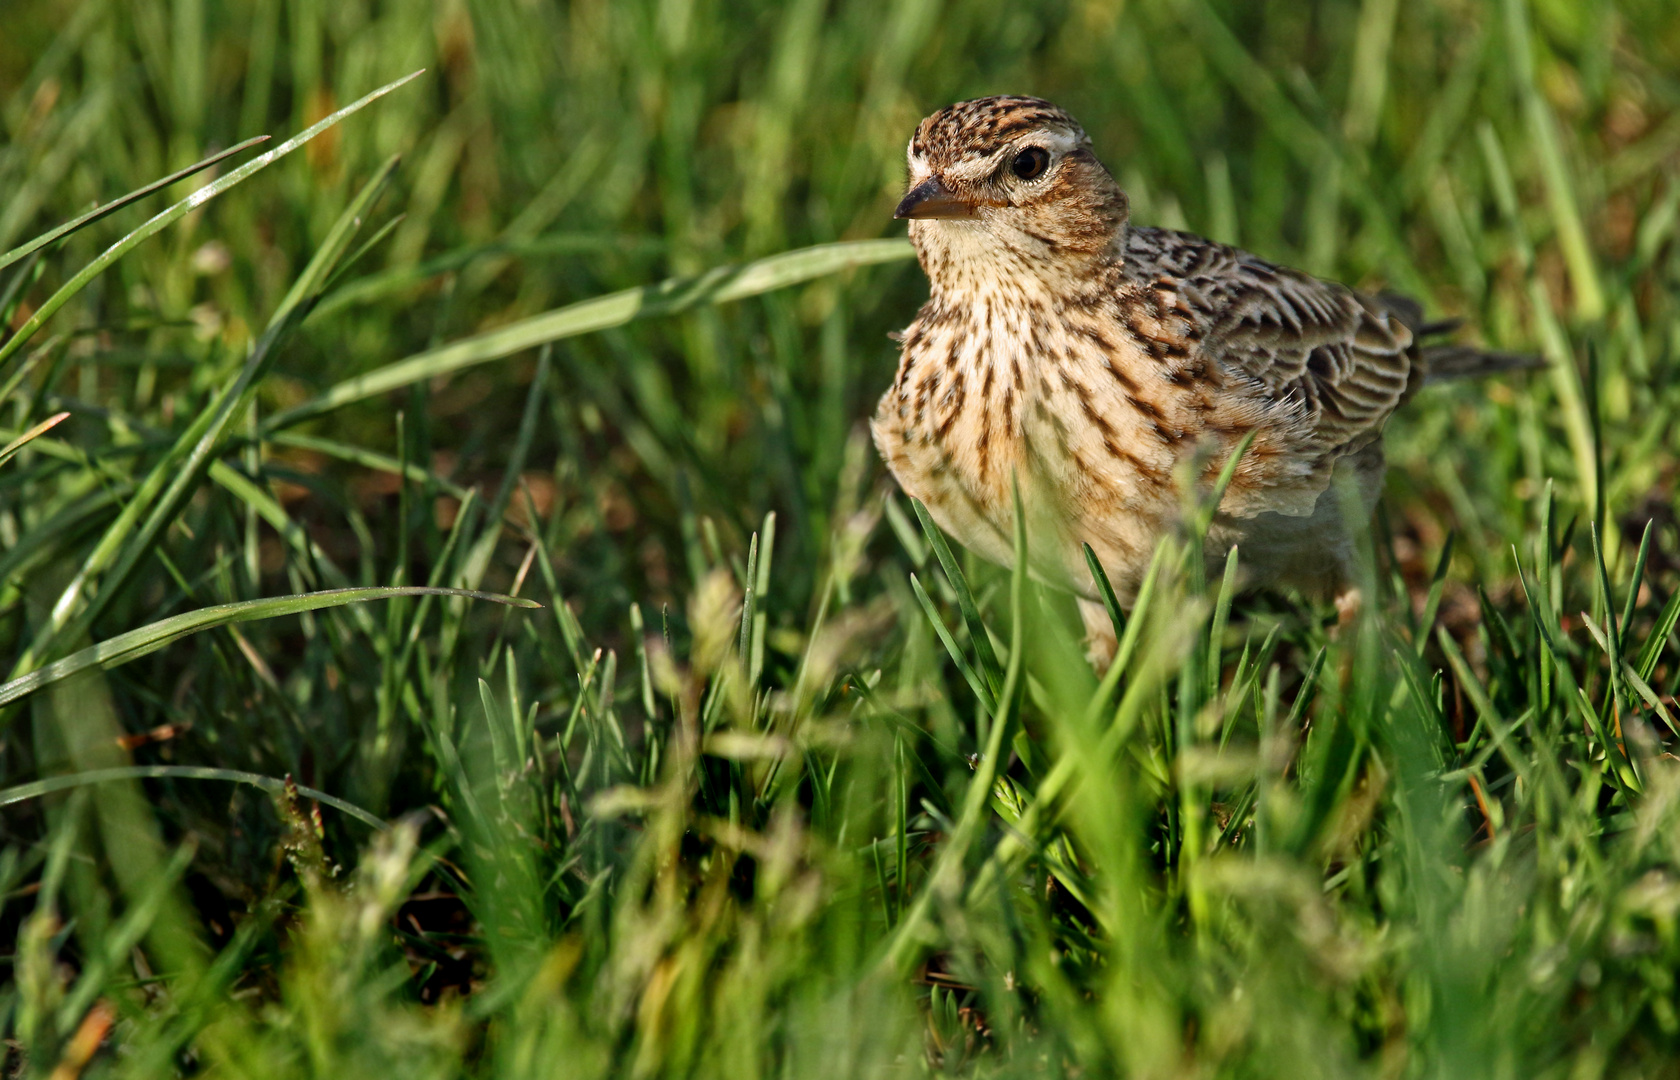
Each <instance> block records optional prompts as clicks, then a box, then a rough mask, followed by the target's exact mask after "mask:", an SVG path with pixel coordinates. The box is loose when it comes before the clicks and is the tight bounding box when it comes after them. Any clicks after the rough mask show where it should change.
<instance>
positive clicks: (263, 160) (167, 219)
mask: <svg viewBox="0 0 1680 1080" xmlns="http://www.w3.org/2000/svg"><path fill="white" fill-rule="evenodd" d="M420 74H421V73H420V72H419V71H416V72H414V73H413V74H412V75H405V76H403V77H402V78H400V79H398V80H396V81H395V82H391V83H386V84H385V85H384V86H381V87H380V88H379V89H377V90H375V91H373V92H372V93H370V94H367V95H364V96H363V97H361V98H358V99H357V100H356V101H353V102H351V103H350V104H349V105H346V106H345V107H344V108H342V109H340V110H338V111H337V112H335V113H333V114H332V115H331V116H328V117H326V118H325V119H323V120H321V121H320V122H319V123H315V124H311V125H310V126H309V127H308V128H305V129H304V130H303V131H302V132H300V133H298V134H297V135H294V136H292V137H291V138H290V139H287V140H286V141H285V142H283V143H281V144H280V145H279V146H276V147H275V148H274V149H272V150H268V151H265V152H264V153H262V154H259V155H257V156H256V157H254V158H252V159H251V160H250V161H247V162H246V163H245V164H243V165H241V166H240V167H239V168H237V169H235V170H233V171H232V172H230V173H228V174H227V175H226V176H224V177H222V178H221V179H219V180H215V181H213V182H211V183H209V184H206V185H205V186H204V187H201V188H199V189H198V190H197V191H195V192H193V193H192V194H191V195H188V196H187V197H186V198H185V199H182V200H181V201H180V202H178V203H176V204H175V205H174V206H171V207H169V208H168V209H167V210H164V211H163V212H161V213H159V214H157V215H156V216H155V217H153V218H152V219H151V220H149V221H147V222H146V223H145V224H144V225H141V226H140V227H139V228H138V229H135V230H134V231H133V232H131V233H129V234H128V235H127V236H125V237H123V238H122V239H121V240H118V241H117V242H116V243H114V244H112V245H111V246H110V247H108V248H106V249H105V250H104V251H103V252H102V253H100V255H99V257H98V258H96V259H94V260H93V261H92V262H90V263H88V264H87V265H86V266H84V267H83V268H82V269H81V270H80V271H78V272H77V273H76V275H75V276H74V277H72V278H71V279H70V280H69V281H67V282H65V283H64V285H63V286H62V287H60V288H59V290H58V291H57V292H55V293H53V294H52V296H50V297H49V298H48V299H47V300H46V301H45V302H44V303H42V305H41V307H40V309H39V310H37V311H36V312H35V313H34V314H33V315H31V316H30V317H29V319H28V320H27V321H26V322H25V323H24V324H23V325H22V326H20V327H18V330H17V333H15V334H13V335H12V337H11V340H9V341H7V342H6V344H5V345H3V346H0V366H3V365H4V364H5V362H6V361H7V360H8V359H10V358H11V357H12V355H13V354H15V353H16V352H17V351H18V350H19V349H21V348H23V345H24V342H26V341H28V340H29V339H30V338H31V337H33V336H34V335H35V332H36V331H37V330H39V329H40V328H41V326H42V325H43V324H44V323H45V322H46V321H47V320H48V319H49V318H51V317H52V316H53V315H54V314H56V313H57V311H58V309H59V308H61V307H63V306H64V305H65V304H66V303H68V302H69V300H70V298H71V297H73V296H75V295H76V294H77V293H79V292H81V291H82V289H84V288H86V287H87V283H88V282H90V281H92V280H93V279H94V278H96V277H98V276H99V275H100V274H102V273H104V272H105V270H106V268H107V267H109V266H110V265H111V264H112V263H114V262H116V261H117V260H118V259H120V258H122V257H123V256H124V255H127V254H128V253H129V252H130V251H132V250H134V249H135V248H136V247H138V246H139V245H140V244H141V243H143V242H144V241H146V240H148V239H150V238H151V237H153V236H155V235H157V234H158V233H160V232H162V231H163V230H164V229H166V228H168V227H169V226H170V225H173V224H174V223H175V222H177V221H179V220H180V219H181V218H183V217H185V216H187V214H188V213H190V212H192V211H193V210H196V209H198V208H199V207H200V206H203V205H204V204H205V203H207V202H209V201H210V200H211V199H213V198H215V197H216V196H217V195H220V194H221V193H222V192H224V191H226V190H228V189H229V188H231V187H234V186H235V185H237V184H241V183H243V182H244V181H245V180H247V179H249V178H250V177H251V176H252V175H253V174H255V173H257V172H259V171H261V170H263V169H266V168H267V167H268V166H270V165H272V164H274V163H275V162H276V161H279V160H280V159H281V158H283V157H285V156H286V155H287V154H290V153H291V152H292V151H294V150H296V149H298V148H299V147H301V146H303V145H304V144H305V143H307V142H309V141H310V140H311V139H313V138H315V137H316V136H317V135H319V134H321V133H322V132H323V131H326V130H327V129H328V128H330V127H332V126H334V125H335V124H337V123H338V122H339V121H341V120H343V119H345V118H346V117H348V116H351V115H353V114H355V113H357V112H360V111H361V110H362V109H364V108H366V107H367V106H368V105H371V104H372V103H373V102H375V101H377V100H378V99H380V98H382V97H384V96H385V95H386V94H389V93H390V92H391V91H393V90H395V89H397V88H398V87H399V86H402V85H403V84H404V83H406V82H409V81H410V80H412V79H416V78H418V77H419V76H420Z"/></svg>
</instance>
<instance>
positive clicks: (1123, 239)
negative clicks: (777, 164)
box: [872, 97, 1511, 656]
mask: <svg viewBox="0 0 1680 1080" xmlns="http://www.w3.org/2000/svg"><path fill="white" fill-rule="evenodd" d="M908 156H909V165H910V189H909V193H908V194H907V195H905V197H904V201H903V202H901V203H900V204H899V205H898V210H897V213H896V214H895V216H896V217H900V218H909V219H910V239H911V241H912V242H913V243H914V244H915V247H916V253H917V256H918V257H919V259H920V260H921V264H922V269H923V270H924V271H925V272H926V273H927V276H928V278H929V280H930V281H931V283H932V293H931V295H930V296H929V298H928V301H927V303H926V304H925V305H924V306H923V307H922V309H921V312H920V313H919V314H918V315H917V316H916V321H915V322H913V323H911V325H910V327H909V328H908V329H907V330H906V331H905V332H904V334H903V338H902V343H903V353H902V356H901V358H900V361H899V368H898V376H897V378H896V379H895V380H894V382H893V385H892V388H891V389H889V390H888V391H887V393H886V394H885V395H884V396H883V397H882V398H881V403H880V406H879V409H878V410H877V412H876V414H875V419H874V423H873V425H872V427H873V431H874V436H875V444H876V446H877V447H878V448H879V449H880V452H881V454H882V456H883V457H884V458H885V459H886V462H887V466H888V467H889V468H890V469H891V470H892V473H893V475H894V476H895V477H897V478H898V482H899V484H900V485H901V486H902V487H903V489H904V490H905V491H906V492H907V493H908V494H910V495H913V496H915V497H916V498H918V499H920V500H922V502H924V503H925V504H926V505H927V508H928V510H929V512H930V513H931V514H932V515H933V518H934V520H935V521H936V522H938V523H939V525H940V526H941V527H942V528H943V529H944V530H945V531H946V532H948V533H950V534H951V535H953V536H955V537H956V538H957V539H958V540H960V541H961V542H962V543H964V544H966V545H967V546H968V547H970V548H972V549H974V550H975V551H977V552H978V553H980V554H981V555H983V556H985V557H986V558H988V559H991V560H993V561H995V562H998V563H1001V564H1003V565H1005V566H1008V565H1010V564H1011V563H1012V562H1013V552H1014V546H1013V541H1012V536H1013V518H1014V510H1013V505H1014V503H1013V497H1012V491H1011V489H1012V485H1013V484H1018V485H1019V488H1020V491H1021V495H1022V500H1023V504H1024V505H1025V506H1026V507H1027V514H1028V521H1029V525H1030V526H1031V533H1032V540H1031V544H1032V547H1031V551H1032V554H1031V559H1032V562H1033V567H1032V569H1033V571H1034V572H1035V574H1036V575H1037V576H1039V577H1041V578H1043V579H1045V580H1048V581H1051V582H1053V583H1055V584H1058V585H1061V586H1063V587H1065V588H1067V589H1069V590H1070V591H1072V592H1074V593H1076V594H1079V595H1080V596H1081V597H1083V598H1084V599H1083V601H1082V604H1081V606H1082V608H1084V609H1085V615H1086V624H1087V627H1088V628H1089V629H1090V630H1091V632H1092V634H1093V639H1094V640H1093V645H1092V648H1093V653H1094V654H1096V655H1099V656H1100V655H1101V654H1102V653H1103V652H1104V651H1105V645H1107V643H1106V642H1104V641H1103V640H1102V638H1103V635H1104V633H1105V632H1106V631H1107V628H1108V625H1109V624H1108V620H1107V618H1106V616H1105V615H1104V614H1103V609H1102V607H1101V605H1100V604H1099V603H1097V602H1096V600H1097V593H1096V589H1095V583H1094V582H1093V581H1092V578H1091V575H1090V573H1089V571H1088V569H1087V567H1086V563H1085V559H1084V554H1083V552H1082V550H1081V547H1080V545H1081V543H1088V544H1090V545H1091V547H1092V549H1093V550H1094V551H1095V552H1096V555H1097V557H1098V559H1099V560H1100V561H1101V562H1102V565H1103V568H1104V570H1105V571H1106V573H1107V575H1108V577H1109V579H1110V580H1111V582H1112V583H1113V586H1114V588H1115V591H1116V593H1117V594H1118V595H1119V597H1120V600H1121V603H1122V604H1124V605H1126V606H1130V605H1131V603H1132V602H1133V600H1134V599H1135V597H1136V595H1137V589H1138V586H1139V584H1140V583H1141V579H1142V577H1143V575H1144V573H1145V571H1146V570H1147V567H1148V564H1149V561H1150V558H1151V555H1152V554H1153V552H1154V550H1155V548H1156V545H1157V542H1158V541H1159V540H1160V539H1161V537H1162V536H1163V535H1164V534H1165V533H1167V532H1168V531H1169V530H1171V529H1173V528H1175V527H1176V525H1177V523H1178V521H1179V520H1180V517H1181V513H1182V507H1183V499H1182V497H1181V492H1180V485H1181V483H1182V482H1183V479H1181V478H1184V479H1188V481H1189V482H1190V483H1192V484H1195V485H1198V486H1200V487H1202V488H1203V489H1204V490H1205V489H1206V488H1207V487H1209V486H1211V485H1212V483H1213V482H1214V481H1215V479H1216V477H1217V476H1218V474H1219V471H1220V469H1221V468H1222V467H1223V465H1224V463H1225V462H1226V460H1227V459H1228V457H1229V456H1230V454H1231V453H1232V451H1233V450H1234V449H1235V448H1236V447H1237V446H1238V444H1239V443H1240V442H1241V441H1242V439H1243V438H1244V437H1245V436H1247V435H1249V434H1250V433H1252V434H1253V442H1252V444H1251V445H1250V447H1249V449H1248V451H1247V453H1246V454H1245V455H1244V456H1243V458H1242V459H1241V461H1240V463H1239V464H1238V466H1237V469H1236V473H1235V476H1234V478H1233V480H1232V482H1231V484H1230V486H1229V488H1228V489H1227V490H1226V493H1225V495H1224V498H1223V500H1222V501H1221V502H1220V504H1219V506H1218V509H1217V513H1216V515H1215V518H1214V521H1213V525H1212V527H1211V529H1210V531H1209V534H1208V542H1207V547H1206V551H1207V556H1208V558H1209V560H1210V563H1213V562H1214V561H1215V560H1217V565H1223V563H1224V560H1225V556H1226V554H1227V552H1228V551H1229V549H1230V548H1231V547H1232V546H1236V547H1238V548H1239V553H1238V561H1239V565H1240V567H1241V568H1242V571H1243V575H1244V579H1245V583H1246V584H1247V585H1248V586H1251V587H1261V586H1271V587H1278V588H1293V589H1298V590H1300V591H1301V592H1302V593H1304V594H1306V595H1308V596H1310V597H1320V598H1336V599H1337V600H1338V602H1339V604H1340V605H1341V606H1344V608H1345V607H1347V606H1348V605H1349V604H1350V601H1356V600H1357V594H1356V593H1354V592H1352V584H1353V582H1354V580H1355V579H1354V559H1355V553H1354V543H1353V540H1352V537H1351V536H1350V530H1349V528H1348V514H1347V512H1346V511H1345V510H1344V507H1343V505H1342V503H1343V502H1344V500H1343V499H1339V498H1338V497H1337V496H1336V494H1335V492H1336V491H1339V490H1345V491H1348V492H1351V493H1352V494H1353V496H1354V498H1355V499H1356V500H1357V505H1356V506H1355V507H1354V508H1353V512H1354V513H1356V514H1358V515H1362V519H1363V518H1368V516H1369V514H1370V512H1371V510H1372V508H1373V507H1374V505H1375V502H1376V499H1377V495H1378V491H1379V489H1380V487H1381V484H1382V477H1383V451H1382V431H1383V425H1384V423H1386V422H1387V420H1388V418H1389V416H1390V415H1391V414H1392V413H1393V412H1394V410H1395V409H1396V408H1397V407H1398V406H1399V405H1400V404H1401V403H1402V402H1404V401H1405V400H1406V399H1407V398H1408V397H1409V396H1410V395H1411V394H1412V393H1413V392H1414V391H1415V390H1416V388H1417V387H1418V385H1419V384H1420V383H1421V381H1422V380H1423V378H1424V376H1425V375H1427V374H1428V373H1429V372H1430V370H1431V368H1432V367H1434V368H1435V369H1437V370H1439V369H1440V368H1442V367H1447V366H1450V367H1453V368H1455V369H1457V372H1455V373H1463V372H1468V371H1470V370H1474V369H1475V368H1476V367H1477V366H1478V365H1483V366H1486V367H1489V368H1496V367H1500V366H1509V364H1508V363H1507V362H1508V361H1509V360H1510V359H1511V358H1506V357H1498V356H1495V355H1493V354H1481V353H1476V352H1475V351H1473V350H1468V349H1463V348H1456V347H1452V346H1441V347H1435V348H1424V347H1421V346H1420V345H1419V343H1418V341H1419V338H1420V337H1421V336H1423V335H1424V334H1428V333H1430V332H1432V331H1435V330H1439V329H1444V328H1445V327H1446V325H1447V324H1438V325H1436V326H1425V325H1423V324H1422V323H1421V320H1420V317H1419V316H1420V312H1421V309H1420V308H1419V307H1418V305H1416V304H1415V303H1413V302H1411V301H1407V300H1404V299H1402V298H1398V297H1391V296H1387V295H1384V296H1366V295H1362V294H1360V293H1356V292H1354V291H1352V290H1350V289H1348V288H1346V287H1344V286H1342V285H1338V284H1335V283H1333V282H1328V281H1320V280H1318V279H1317V278H1314V277H1311V276H1309V275H1307V274H1304V273H1301V272H1300V271H1297V270H1290V269H1287V268H1284V267H1281V266H1276V265H1273V264H1272V263H1269V262H1266V261H1265V260H1263V259H1260V258H1257V257H1256V256H1254V255H1251V254H1249V253H1248V252H1246V251H1240V250H1238V249H1236V248H1233V247H1228V246H1226V245H1224V244H1219V243H1215V242H1214V241H1211V240H1206V239H1203V238H1202V237H1199V236H1193V235H1190V234H1188V233H1182V232H1173V231H1170V230H1167V229H1156V228H1149V227H1145V226H1136V225H1132V224H1131V223H1130V221H1129V215H1128V207H1127V201H1126V195H1125V193H1124V192H1122V191H1121V190H1120V188H1119V186H1118V185H1117V184H1116V183H1115V182H1114V178H1113V177H1112V176H1110V175H1109V173H1108V170H1107V169H1105V168H1104V167H1103V165H1102V163H1101V162H1099V161H1098V160H1097V158H1096V156H1095V155H1094V154H1093V153H1092V151H1091V144H1090V140H1089V139H1088V138H1087V137H1086V135H1085V132H1084V131H1083V130H1082V129H1081V128H1080V126H1079V124H1078V123H1077V122H1075V121H1074V119H1073V118H1072V117H1071V116H1069V115H1068V114H1067V113H1066V112H1064V111H1062V110H1061V109H1060V108H1058V107H1056V106H1055V105H1053V104H1051V103H1050V102H1048V101H1041V100H1039V99H1037V98H1028V97H992V98H981V99H978V100H975V101H965V102H960V103H958V104H955V105H951V106H948V107H946V108H944V109H941V110H939V111H938V112H936V113H934V114H933V115H932V116H929V117H928V118H927V119H925V120H923V121H922V122H921V125H920V126H919V127H917V129H916V134H915V136H914V137H913V138H912V139H911V140H910V147H909V153H908ZM1108 636H1109V637H1110V638H1111V637H1112V634H1111V633H1109V634H1108ZM1107 648H1108V649H1111V648H1112V646H1111V645H1107Z"/></svg>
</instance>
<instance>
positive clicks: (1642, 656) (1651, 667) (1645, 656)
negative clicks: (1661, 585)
mask: <svg viewBox="0 0 1680 1080" xmlns="http://www.w3.org/2000/svg"><path fill="white" fill-rule="evenodd" d="M1676 622H1680V590H1676V591H1675V593H1674V594H1673V595H1672V596H1670V597H1669V598H1668V603H1666V604H1664V605H1663V608H1662V612H1661V613H1660V614H1658V615H1657V621H1656V625H1654V626H1652V627H1651V633H1650V636H1648V637H1647V638H1646V639H1645V644H1644V645H1642V646H1641V647H1640V649H1639V667H1638V671H1639V677H1640V678H1641V679H1649V678H1650V677H1651V673H1652V672H1654V671H1656V670H1657V660H1658V659H1659V658H1660V657H1661V656H1662V651H1663V647H1664V646H1666V645H1667V644H1668V636H1669V635H1670V634H1672V633H1674V624H1675V623H1676Z"/></svg>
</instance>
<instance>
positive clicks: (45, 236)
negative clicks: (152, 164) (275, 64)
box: [0, 135, 269, 269]
mask: <svg viewBox="0 0 1680 1080" xmlns="http://www.w3.org/2000/svg"><path fill="white" fill-rule="evenodd" d="M268 140H269V136H267V135H257V136H255V137H253V138H250V139H246V140H245V141H244V142H242V143H239V144H237V145H234V146H230V147H228V148H227V149H226V150H223V151H221V152H220V153H217V154H211V155H210V156H209V157H207V158H205V159H204V160H203V161H198V162H194V163H193V164H191V165H188V166H187V167H186V168H184V169H182V170H180V171H179V172H172V173H170V174H169V175H168V176H165V177H164V178H163V179H161V180H153V181H152V182H151V183H149V184H147V185H146V186H145V187H141V188H135V189H134V190H133V191H131V192H129V193H128V194H127V195H124V196H123V197H122V198H120V199H112V200H111V201H110V202H108V203H106V204H105V205H103V206H98V207H95V208H94V209H92V210H89V211H88V212H87V213H85V214H83V215H82V216H81V217H79V218H74V219H72V220H70V221H66V222H65V223H64V224H62V225H60V226H58V227H57V228H56V229H52V230H50V231H48V232H45V233H42V234H41V235H40V236H37V237H36V238H35V239H33V240H31V241H29V242H28V243H27V244H23V245H21V246H19V247H15V248H13V249H12V250H10V251H8V252H6V253H5V254H4V255H0V269H4V268H6V267H8V266H10V265H12V264H13V263H15V262H17V261H18V260H19V259H22V258H25V257H26V256H28V255H29V254H30V253H31V252H35V251H39V250H40V249H42V248H44V247H46V246H47V245H48V244H50V243H52V242H53V241H55V240H62V239H63V238H64V237H66V236H69V235H70V234H71V233H73V232H76V231H78V230H80V229H85V228H87V227H88V226H89V225H92V224H93V223H94V222H96V221H98V220H100V219H101V218H106V217H109V216H110V215H112V214H114V213H116V212H117V211H118V210H121V209H122V208H123V207H125V206H128V205H129V204H130V203H136V202H139V201H140V200H141V199H144V198H145V197H146V196H148V195H151V194H154V193H156V192H158V191H162V190H163V189H164V188H166V187H168V186H169V185H171V184H175V183H179V182H180V181H182V180H185V179H186V178H187V177H189V176H192V175H193V174H194V173H200V172H203V171H204V170H205V169H208V168H209V167H210V166H212V165H215V164H217V163H219V162H222V161H226V160H227V159H228V158H230V157H233V156H234V155H235V154H242V153H244V152H245V151H247V150H249V149H250V148H251V147H253V146H256V145H257V144H258V143H265V142H267V141H268Z"/></svg>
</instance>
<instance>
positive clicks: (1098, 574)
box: [1080, 544, 1126, 645]
mask: <svg viewBox="0 0 1680 1080" xmlns="http://www.w3.org/2000/svg"><path fill="white" fill-rule="evenodd" d="M1080 547H1082V548H1084V549H1085V566H1086V568H1087V569H1089V570H1090V571H1091V580H1092V581H1094V582H1096V583H1097V595H1098V596H1100V597H1102V604H1103V610H1104V611H1107V612H1108V621H1109V622H1110V623H1111V624H1113V626H1114V641H1115V643H1116V644H1117V645H1118V643H1119V641H1120V639H1121V638H1122V637H1124V636H1125V634H1126V614H1125V612H1123V611H1121V610H1120V600H1119V598H1118V597H1116V596H1115V595H1114V586H1113V585H1111V584H1109V581H1108V572H1107V571H1105V570H1104V569H1103V566H1102V563H1101V562H1099V561H1098V559H1097V553H1096V552H1095V551H1092V550H1091V545H1090V544H1081V545H1080Z"/></svg>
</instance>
